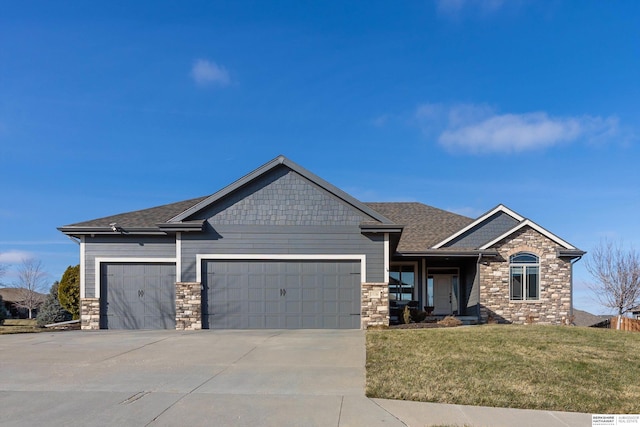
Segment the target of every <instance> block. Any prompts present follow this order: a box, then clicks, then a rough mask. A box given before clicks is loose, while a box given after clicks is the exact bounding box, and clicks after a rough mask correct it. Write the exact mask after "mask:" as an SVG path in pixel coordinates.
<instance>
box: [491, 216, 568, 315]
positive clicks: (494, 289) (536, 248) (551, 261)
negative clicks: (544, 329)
mask: <svg viewBox="0 0 640 427" xmlns="http://www.w3.org/2000/svg"><path fill="white" fill-rule="evenodd" d="M556 248H558V244H557V243H555V242H554V241H552V240H550V239H549V238H547V237H546V236H544V235H542V234H540V233H539V232H537V231H536V230H534V229H533V228H531V227H528V226H527V227H523V228H522V229H520V230H518V231H517V232H515V233H514V234H512V235H511V236H509V237H507V238H505V239H503V240H501V241H500V242H498V243H496V244H495V245H493V246H492V247H491V249H496V250H497V251H498V252H499V253H500V257H498V258H497V259H484V260H483V261H488V263H486V262H483V263H481V264H480V301H481V304H482V305H481V308H480V312H481V317H482V321H483V322H487V321H490V322H491V321H496V322H498V323H507V322H513V323H518V324H531V323H537V324H548V325H562V324H567V323H568V322H569V321H570V319H569V316H570V315H571V305H572V301H571V261H570V260H568V259H567V260H565V259H561V258H558V257H557V254H556ZM518 252H530V253H533V254H535V255H537V256H538V257H539V259H540V299H539V300H535V301H511V300H510V297H509V279H510V277H509V275H510V269H509V257H510V256H511V255H513V254H515V253H518Z"/></svg>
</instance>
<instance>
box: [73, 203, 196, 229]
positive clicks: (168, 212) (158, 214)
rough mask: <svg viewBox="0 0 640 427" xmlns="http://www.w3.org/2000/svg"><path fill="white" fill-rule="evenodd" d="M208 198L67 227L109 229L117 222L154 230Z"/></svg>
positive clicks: (124, 226) (126, 226)
mask: <svg viewBox="0 0 640 427" xmlns="http://www.w3.org/2000/svg"><path fill="white" fill-rule="evenodd" d="M207 197H208V196H205V197H198V198H196V199H190V200H183V201H182V202H176V203H170V204H168V205H162V206H156V207H153V208H149V209H142V210H139V211H133V212H126V213H121V214H118V215H111V216H106V217H103V218H97V219H92V220H89V221H84V222H78V223H75V224H70V225H67V226H65V227H109V224H112V223H114V222H115V223H116V224H118V226H120V227H123V228H153V227H156V224H158V223H164V222H167V221H168V220H170V219H171V218H173V217H174V216H176V215H179V214H181V213H182V212H184V211H186V210H187V209H189V208H190V207H192V206H193V205H195V204H197V203H199V202H201V201H202V200H204V199H206V198H207Z"/></svg>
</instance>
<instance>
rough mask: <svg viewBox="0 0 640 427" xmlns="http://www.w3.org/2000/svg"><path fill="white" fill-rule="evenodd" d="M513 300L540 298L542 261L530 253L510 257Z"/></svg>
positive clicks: (511, 297) (511, 296)
mask: <svg viewBox="0 0 640 427" xmlns="http://www.w3.org/2000/svg"><path fill="white" fill-rule="evenodd" d="M509 268H510V271H511V274H510V293H511V295H510V299H511V301H523V300H538V299H540V261H539V258H538V257H537V256H536V255H534V254H530V253H526V252H520V253H517V254H515V255H511V256H510V257H509Z"/></svg>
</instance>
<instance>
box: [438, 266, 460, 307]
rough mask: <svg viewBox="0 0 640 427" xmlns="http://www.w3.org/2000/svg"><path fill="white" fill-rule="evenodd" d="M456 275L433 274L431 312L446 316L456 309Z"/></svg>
mask: <svg viewBox="0 0 640 427" xmlns="http://www.w3.org/2000/svg"><path fill="white" fill-rule="evenodd" d="M457 286H458V283H457V276H452V275H450V274H436V275H434V276H433V314H435V315H437V316H447V315H451V314H456V313H457V311H458V297H457V294H458V289H457Z"/></svg>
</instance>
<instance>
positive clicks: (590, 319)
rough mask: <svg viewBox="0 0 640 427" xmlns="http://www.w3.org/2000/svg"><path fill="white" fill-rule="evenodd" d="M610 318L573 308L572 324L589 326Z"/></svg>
mask: <svg viewBox="0 0 640 427" xmlns="http://www.w3.org/2000/svg"><path fill="white" fill-rule="evenodd" d="M610 319H611V316H606V315H596V314H591V313H589V312H588V311H583V310H578V309H575V308H574V309H573V322H572V323H573V325H575V326H585V327H591V326H594V325H598V324H600V323H602V322H604V321H608V320H610Z"/></svg>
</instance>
